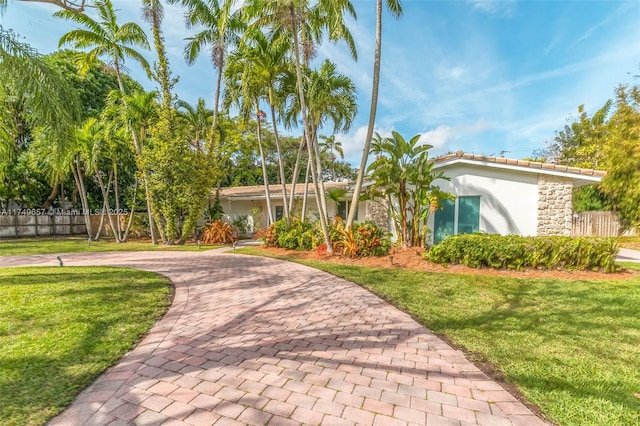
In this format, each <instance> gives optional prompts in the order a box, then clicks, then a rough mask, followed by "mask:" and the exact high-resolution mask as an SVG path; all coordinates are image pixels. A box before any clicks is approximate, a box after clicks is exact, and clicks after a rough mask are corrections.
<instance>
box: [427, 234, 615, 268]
mask: <svg viewBox="0 0 640 426" xmlns="http://www.w3.org/2000/svg"><path fill="white" fill-rule="evenodd" d="M617 253H618V245H617V241H616V239H615V238H587V237H559V236H553V237H522V236H518V235H490V234H465V235H456V236H452V237H449V238H447V239H445V240H444V241H442V242H441V243H440V244H438V245H436V246H433V247H432V248H431V249H430V250H429V251H427V252H426V253H425V254H424V258H425V259H427V260H430V261H432V262H435V263H442V264H451V263H458V264H462V265H466V266H469V267H472V268H481V267H489V268H495V269H518V270H521V269H524V268H537V269H582V270H597V269H601V270H604V271H607V272H613V271H614V270H615V258H616V255H617Z"/></svg>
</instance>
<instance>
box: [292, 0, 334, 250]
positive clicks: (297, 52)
mask: <svg viewBox="0 0 640 426" xmlns="http://www.w3.org/2000/svg"><path fill="white" fill-rule="evenodd" d="M289 11H290V13H291V22H292V31H291V33H292V36H293V48H294V51H295V52H294V53H295V60H296V81H297V86H298V96H299V98H300V110H301V112H302V124H303V126H304V135H305V138H306V139H307V147H311V146H312V145H311V138H310V137H311V133H310V131H309V121H308V119H307V105H306V102H305V100H304V90H303V87H304V86H303V84H302V66H301V64H300V43H299V41H298V24H297V19H296V13H295V5H294V3H293V2H291V3H290V4H289ZM309 151H310V152H311V149H309ZM311 178H312V179H313V182H314V186H315V188H316V194H318V192H319V188H318V181H317V170H316V164H315V163H314V162H313V161H311ZM319 207H321V206H319ZM320 227H321V228H322V234H323V236H324V240H325V243H326V245H327V252H328V253H333V248H332V246H331V239H330V237H329V227H328V226H327V220H326V212H323V211H321V212H320Z"/></svg>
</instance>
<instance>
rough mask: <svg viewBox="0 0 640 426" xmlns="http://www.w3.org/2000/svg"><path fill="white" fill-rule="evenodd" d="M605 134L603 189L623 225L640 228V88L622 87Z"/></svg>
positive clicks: (617, 91)
mask: <svg viewBox="0 0 640 426" xmlns="http://www.w3.org/2000/svg"><path fill="white" fill-rule="evenodd" d="M615 107H616V110H615V112H614V113H613V114H612V116H611V118H610V119H609V121H608V123H607V126H606V129H607V133H606V136H605V137H604V153H605V159H606V160H605V162H606V170H607V175H606V176H605V177H604V179H603V180H602V189H603V190H604V192H605V194H607V196H608V197H609V198H610V199H611V201H612V203H613V206H614V208H615V209H616V210H617V211H618V214H619V216H620V219H621V221H622V223H623V225H624V226H625V227H627V228H630V227H631V228H636V229H639V230H640V208H638V206H640V87H639V86H637V85H636V86H632V87H628V86H619V87H618V88H617V89H616V101H615Z"/></svg>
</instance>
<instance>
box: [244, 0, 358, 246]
mask: <svg viewBox="0 0 640 426" xmlns="http://www.w3.org/2000/svg"><path fill="white" fill-rule="evenodd" d="M310 3H311V2H310V1H309V0H252V1H249V2H247V6H246V8H245V10H246V11H247V15H248V16H249V18H250V19H251V18H255V20H254V22H253V23H252V25H253V26H255V27H257V28H270V29H271V30H274V31H275V30H282V31H283V32H284V33H286V34H288V36H289V37H291V40H292V48H293V57H294V62H295V66H296V88H297V91H298V100H299V102H300V111H301V114H302V124H303V129H304V137H305V142H306V146H307V147H309V148H312V147H313V143H314V142H313V139H312V137H311V135H312V133H311V127H310V123H309V121H308V118H307V105H306V100H305V93H304V84H303V69H302V60H301V56H302V55H303V54H304V56H305V59H307V58H308V57H309V56H310V55H311V52H312V50H313V48H312V47H313V45H314V44H315V43H317V42H318V41H319V40H320V39H321V38H322V35H323V30H327V34H326V35H327V37H328V39H329V40H331V41H334V42H335V41H338V40H345V41H346V42H347V44H348V46H349V48H350V50H351V53H352V55H353V56H354V58H355V57H356V50H355V43H354V42H353V38H352V37H351V33H350V32H349V30H348V28H347V27H346V25H345V22H344V14H345V13H348V14H350V15H352V16H353V17H355V9H354V8H353V5H352V4H351V2H350V1H349V0H321V1H318V2H317V3H315V4H313V5H311V4H310ZM301 35H302V38H303V40H302V42H303V43H301V40H300V36H301ZM305 62H307V61H305ZM309 163H310V165H311V166H310V171H311V177H312V179H313V181H314V182H317V181H318V175H319V174H320V173H319V171H318V170H317V164H316V163H315V162H314V161H310V162H309ZM317 193H318V192H317V191H316V194H317ZM318 207H319V208H320V210H321V211H320V226H321V228H322V234H323V235H324V238H325V243H326V244H327V250H329V251H330V250H331V241H329V228H328V224H327V214H326V208H325V209H324V210H323V206H322V205H321V204H319V205H318Z"/></svg>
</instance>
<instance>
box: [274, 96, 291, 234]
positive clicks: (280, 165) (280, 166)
mask: <svg viewBox="0 0 640 426" xmlns="http://www.w3.org/2000/svg"><path fill="white" fill-rule="evenodd" d="M270 92H271V90H270ZM269 98H271V94H269ZM270 102H272V101H270ZM269 106H270V107H271V119H272V121H273V135H274V137H275V140H276V151H278V170H279V172H280V184H281V185H282V209H283V211H284V217H285V219H286V220H287V223H291V220H290V218H289V208H288V206H287V182H286V180H285V178H284V163H283V161H282V152H281V150H280V138H279V137H278V126H277V124H276V109H275V107H274V106H273V103H270V104H269Z"/></svg>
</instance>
